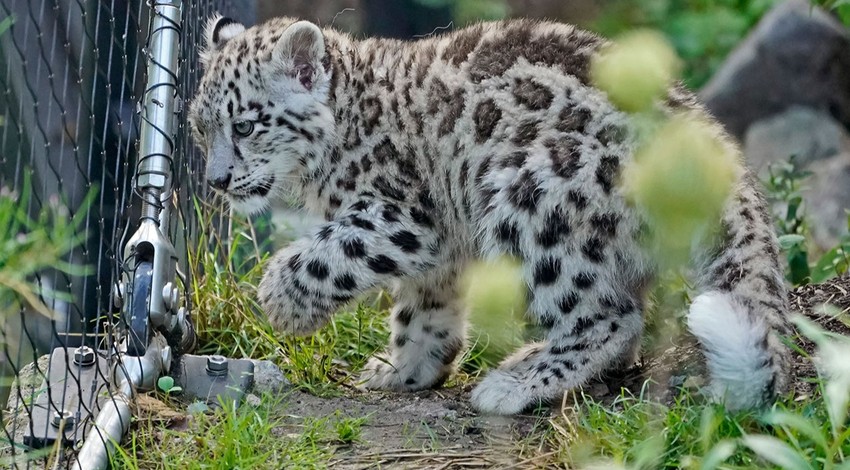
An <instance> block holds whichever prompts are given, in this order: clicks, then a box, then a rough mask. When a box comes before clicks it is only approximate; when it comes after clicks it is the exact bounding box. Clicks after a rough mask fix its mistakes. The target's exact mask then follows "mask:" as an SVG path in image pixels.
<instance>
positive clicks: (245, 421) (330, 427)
mask: <svg viewBox="0 0 850 470" xmlns="http://www.w3.org/2000/svg"><path fill="white" fill-rule="evenodd" d="M283 400H285V398H284V399H283ZM283 400H282V399H281V398H274V397H269V396H266V397H263V400H262V404H261V405H260V406H259V407H256V408H254V407H252V406H250V405H244V406H241V407H239V408H235V407H233V406H232V405H225V406H223V407H221V408H218V409H215V410H214V411H213V412H211V413H208V414H203V413H197V414H194V415H192V416H191V417H189V418H187V419H186V420H185V422H180V426H179V427H178V426H175V427H174V428H173V429H169V428H168V427H165V426H162V425H158V424H156V423H150V422H147V423H136V425H135V426H134V429H133V432H131V434H130V438H129V442H126V443H125V444H124V445H123V448H122V449H120V450H119V452H118V453H117V455H116V456H115V458H113V462H112V465H113V466H112V468H114V469H119V470H120V469H139V468H161V469H180V470H190V469H191V470H195V469H198V470H201V469H203V470H213V469H222V470H225V469H226V470H233V469H244V470H248V469H258V468H269V469H271V468H275V469H276V468H305V469H307V468H325V467H326V466H327V463H328V460H329V459H330V457H331V456H332V454H333V450H334V448H335V447H336V446H340V445H347V444H350V443H351V442H354V441H356V440H357V439H358V438H359V435H360V427H361V426H362V424H363V422H364V421H365V418H345V417H340V416H333V417H321V418H311V419H307V420H304V421H302V422H295V423H294V422H293V420H292V419H288V417H287V416H286V406H285V403H284V401H283Z"/></svg>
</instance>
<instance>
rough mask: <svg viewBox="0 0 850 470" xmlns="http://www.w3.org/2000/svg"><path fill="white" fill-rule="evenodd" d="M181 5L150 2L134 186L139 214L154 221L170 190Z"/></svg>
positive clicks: (171, 2)
mask: <svg viewBox="0 0 850 470" xmlns="http://www.w3.org/2000/svg"><path fill="white" fill-rule="evenodd" d="M181 6H182V2H181V1H180V0H173V1H154V2H153V3H152V4H151V7H152V9H153V19H152V22H151V34H150V43H149V50H148V51H147V53H148V60H149V66H148V80H147V85H146V86H145V94H144V97H143V103H142V122H141V136H140V139H139V154H140V155H141V158H140V160H139V166H138V169H137V172H136V187H137V188H138V189H139V191H140V192H141V194H142V199H143V204H144V206H143V208H142V217H144V218H150V219H152V220H154V221H156V222H157V223H159V212H160V210H161V209H162V202H161V200H160V197H161V195H162V194H163V193H168V192H170V190H171V184H172V168H171V163H172V155H173V153H174V147H175V142H174V129H175V126H174V124H175V122H174V117H175V109H176V106H175V105H176V96H177V93H176V91H177V65H178V59H179V56H180V51H179V46H180V13H181Z"/></svg>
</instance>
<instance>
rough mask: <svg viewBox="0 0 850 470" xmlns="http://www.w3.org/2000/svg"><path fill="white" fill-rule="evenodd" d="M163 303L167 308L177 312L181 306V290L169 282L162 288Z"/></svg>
mask: <svg viewBox="0 0 850 470" xmlns="http://www.w3.org/2000/svg"><path fill="white" fill-rule="evenodd" d="M162 301H163V302H164V303H165V308H167V309H168V310H175V309H176V308H177V306H178V305H180V289H179V288H177V286H175V285H174V284H172V283H170V282H167V283H166V284H165V285H164V286H163V287H162Z"/></svg>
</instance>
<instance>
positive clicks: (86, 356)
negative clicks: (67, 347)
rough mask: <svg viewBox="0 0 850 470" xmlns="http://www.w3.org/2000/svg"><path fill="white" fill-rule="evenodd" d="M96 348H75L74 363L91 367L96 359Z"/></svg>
mask: <svg viewBox="0 0 850 470" xmlns="http://www.w3.org/2000/svg"><path fill="white" fill-rule="evenodd" d="M96 359H97V358H96V356H95V353H94V349H92V348H90V347H88V346H80V347H79V348H77V349H75V350H74V364H77V365H78V366H80V367H89V366H91V365H93V364H94V363H95V361H96Z"/></svg>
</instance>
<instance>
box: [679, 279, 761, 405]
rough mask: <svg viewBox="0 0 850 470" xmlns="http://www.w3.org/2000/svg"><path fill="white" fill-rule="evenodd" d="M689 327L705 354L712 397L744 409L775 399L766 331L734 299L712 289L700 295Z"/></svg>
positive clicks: (695, 302)
mask: <svg viewBox="0 0 850 470" xmlns="http://www.w3.org/2000/svg"><path fill="white" fill-rule="evenodd" d="M688 329H690V330H691V333H693V335H694V336H696V338H697V339H698V340H699V342H700V344H701V345H702V347H703V350H704V352H705V357H706V363H707V365H708V371H709V374H710V378H711V380H710V383H709V386H708V392H709V394H710V395H711V397H712V399H714V400H716V401H720V402H723V403H725V405H726V408H727V409H729V410H742V409H747V408H754V407H757V406H760V405H762V404H764V402H765V401H766V399H768V398H769V397H771V396H772V395H773V390H772V388H773V387H772V385H771V383H772V381H773V372H772V371H771V369H770V367H769V366H768V364H769V363H770V352H769V351H768V350H767V349H766V348H765V338H766V336H767V334H768V333H769V331H768V328H767V326H766V325H764V323H763V322H761V321H759V320H758V319H757V318H754V317H753V316H752V313H751V312H749V311H748V310H747V308H746V307H745V306H743V305H741V304H740V303H739V302H737V301H736V300H735V298H734V297H732V296H731V295H730V294H727V293H723V292H716V291H712V292H706V293H704V294H701V295H699V296H698V297H697V298H696V299H694V301H693V303H692V304H691V307H690V311H689V312H688Z"/></svg>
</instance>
